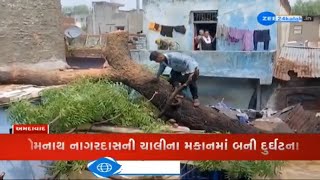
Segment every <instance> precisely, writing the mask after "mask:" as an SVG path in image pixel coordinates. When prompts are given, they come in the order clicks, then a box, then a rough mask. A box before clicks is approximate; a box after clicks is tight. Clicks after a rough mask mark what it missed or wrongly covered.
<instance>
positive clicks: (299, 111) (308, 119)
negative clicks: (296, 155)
mask: <svg viewBox="0 0 320 180" xmlns="http://www.w3.org/2000/svg"><path fill="white" fill-rule="evenodd" d="M278 117H279V118H280V119H282V120H283V122H285V123H286V124H288V125H289V127H290V128H291V129H293V130H295V131H296V132H297V133H320V126H319V125H320V118H319V117H317V115H316V113H314V112H310V111H305V110H304V109H303V107H302V106H301V105H297V106H294V107H288V108H287V109H284V110H283V111H282V112H280V113H279V114H278Z"/></svg>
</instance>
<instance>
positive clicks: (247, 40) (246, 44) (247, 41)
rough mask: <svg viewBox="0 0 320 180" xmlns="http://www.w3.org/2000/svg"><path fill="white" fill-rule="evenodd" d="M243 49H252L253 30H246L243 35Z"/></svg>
mask: <svg viewBox="0 0 320 180" xmlns="http://www.w3.org/2000/svg"><path fill="white" fill-rule="evenodd" d="M242 41H243V49H242V50H243V51H252V50H253V31H249V30H246V31H245V32H244V35H243V39H242Z"/></svg>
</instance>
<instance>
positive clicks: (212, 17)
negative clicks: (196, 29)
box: [193, 11, 218, 23]
mask: <svg viewBox="0 0 320 180" xmlns="http://www.w3.org/2000/svg"><path fill="white" fill-rule="evenodd" d="M217 16H218V12H217V11H206V12H194V13H193V21H194V23H196V22H199V23H201V22H216V21H217Z"/></svg>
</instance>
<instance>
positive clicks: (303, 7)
mask: <svg viewBox="0 0 320 180" xmlns="http://www.w3.org/2000/svg"><path fill="white" fill-rule="evenodd" d="M292 14H294V15H303V16H307V15H309V16H319V15H320V0H309V1H302V0H298V1H297V2H296V4H295V5H294V6H293V8H292Z"/></svg>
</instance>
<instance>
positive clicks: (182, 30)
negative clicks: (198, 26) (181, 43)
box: [174, 26, 187, 34]
mask: <svg viewBox="0 0 320 180" xmlns="http://www.w3.org/2000/svg"><path fill="white" fill-rule="evenodd" d="M174 30H175V31H176V32H178V33H181V34H185V33H186V31H187V30H186V27H184V26H175V27H174Z"/></svg>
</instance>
